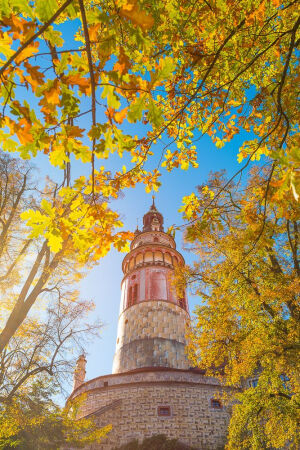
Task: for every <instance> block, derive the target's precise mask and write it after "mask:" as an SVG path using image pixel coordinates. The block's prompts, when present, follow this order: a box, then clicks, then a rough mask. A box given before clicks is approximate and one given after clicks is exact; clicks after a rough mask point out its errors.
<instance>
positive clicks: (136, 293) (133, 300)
mask: <svg viewBox="0 0 300 450" xmlns="http://www.w3.org/2000/svg"><path fill="white" fill-rule="evenodd" d="M137 298H138V285H137V284H135V285H134V286H133V291H132V304H133V305H134V304H135V303H136V302H137Z"/></svg>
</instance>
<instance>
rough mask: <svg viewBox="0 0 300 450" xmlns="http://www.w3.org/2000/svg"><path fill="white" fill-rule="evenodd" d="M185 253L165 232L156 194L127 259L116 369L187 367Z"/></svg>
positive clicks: (125, 370)
mask: <svg viewBox="0 0 300 450" xmlns="http://www.w3.org/2000/svg"><path fill="white" fill-rule="evenodd" d="M177 264H180V265H183V264H184V258H183V256H182V255H181V254H180V253H179V252H178V251H177V250H176V244H175V241H174V239H173V238H172V237H171V236H170V235H168V234H167V233H165V232H164V228H163V216H162V214H161V213H160V212H158V211H157V209H156V206H155V203H154V198H153V203H152V205H151V207H150V210H149V211H148V212H147V213H146V214H145V215H144V217H143V230H142V231H140V230H139V229H137V230H136V231H135V237H134V239H133V241H132V243H131V248H130V252H129V253H128V254H127V255H126V256H125V258H124V260H123V263H122V270H123V273H124V278H123V280H122V284H121V287H122V291H121V304H120V316H119V323H118V334H117V344H116V352H115V356H114V362H113V373H122V372H127V371H129V370H134V369H139V368H145V367H149V368H150V367H170V368H174V369H187V368H188V367H189V363H188V359H187V356H186V354H185V344H186V342H185V332H186V324H187V321H188V320H189V312H188V303H187V298H186V294H185V293H184V295H183V296H182V297H181V298H177V296H176V293H175V290H174V288H173V286H172V277H173V275H174V268H175V266H176V265H177Z"/></svg>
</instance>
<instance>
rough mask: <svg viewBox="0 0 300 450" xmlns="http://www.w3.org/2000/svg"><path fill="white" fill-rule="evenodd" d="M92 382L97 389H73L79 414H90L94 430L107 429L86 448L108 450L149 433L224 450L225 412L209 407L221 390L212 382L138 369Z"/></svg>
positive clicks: (207, 449)
mask: <svg viewBox="0 0 300 450" xmlns="http://www.w3.org/2000/svg"><path fill="white" fill-rule="evenodd" d="M100 379H101V380H100ZM105 380H106V381H105ZM104 383H105V386H104ZM98 384H99V385H100V384H102V386H103V387H98V388H96V387H95V386H96V384H94V385H93V383H91V384H89V383H86V385H83V386H82V388H81V389H80V390H79V391H81V392H86V393H87V397H86V400H85V403H84V406H83V407H82V409H81V411H80V416H81V417H82V416H85V415H89V414H91V413H94V417H95V419H96V421H97V424H98V425H99V426H101V427H102V426H105V425H107V424H112V425H113V429H112V431H111V432H110V433H109V435H108V437H107V439H105V440H104V441H103V442H102V443H101V444H98V445H94V446H92V447H91V448H92V449H95V450H96V449H97V450H100V449H103V450H111V449H113V448H114V447H116V446H118V445H121V444H124V443H126V442H129V441H130V440H132V439H139V440H142V439H144V438H145V437H150V436H152V435H154V434H166V435H167V436H168V437H170V438H178V439H179V440H180V441H181V442H183V443H186V444H189V445H193V446H195V447H196V448H197V449H199V450H200V449H201V450H218V449H221V448H224V444H225V441H226V434H227V426H228V421H229V411H228V410H227V409H226V407H224V406H222V408H219V409H216V408H213V407H212V403H211V400H212V399H220V397H221V391H222V388H221V387H220V385H219V384H218V382H217V381H216V380H215V379H213V378H210V377H205V376H203V375H200V374H195V373H190V372H189V371H176V372H175V371H170V372H168V371H165V372H159V371H158V372H151V371H149V372H143V371H141V373H137V374H132V375H125V374H123V375H120V376H117V377H116V376H114V375H112V376H111V377H109V376H107V377H100V378H99V379H98ZM106 384H107V385H106ZM79 391H78V392H77V393H79ZM117 400H118V401H117ZM109 405H111V408H110V407H109ZM160 406H164V407H166V406H167V407H169V408H170V413H171V414H170V416H159V415H158V407H160ZM101 411H104V412H101Z"/></svg>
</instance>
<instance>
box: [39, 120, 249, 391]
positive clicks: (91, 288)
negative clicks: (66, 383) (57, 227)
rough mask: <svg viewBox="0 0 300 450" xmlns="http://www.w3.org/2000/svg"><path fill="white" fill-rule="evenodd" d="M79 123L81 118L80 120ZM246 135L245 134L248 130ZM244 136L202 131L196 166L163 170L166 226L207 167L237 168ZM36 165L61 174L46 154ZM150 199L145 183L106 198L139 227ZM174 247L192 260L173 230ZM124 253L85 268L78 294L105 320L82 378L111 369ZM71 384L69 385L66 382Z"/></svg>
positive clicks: (130, 226)
mask: <svg viewBox="0 0 300 450" xmlns="http://www.w3.org/2000/svg"><path fill="white" fill-rule="evenodd" d="M79 125H80V123H79ZM136 132H137V133H138V134H142V133H143V132H144V130H143V128H142V127H141V125H136ZM247 137H248V136H247ZM243 138H245V136H240V135H237V136H236V137H235V138H234V140H233V141H232V142H231V143H230V144H227V145H226V146H225V147H224V148H223V149H217V148H216V147H215V146H214V144H212V142H211V139H210V138H209V137H207V136H205V137H202V138H201V140H200V141H198V143H197V148H198V163H199V167H198V168H197V169H193V168H191V169H189V170H187V171H183V170H180V169H175V170H173V171H172V172H171V173H169V172H167V171H166V170H164V169H163V170H162V174H163V175H162V177H161V181H162V186H161V188H160V190H159V192H158V193H157V194H156V206H157V208H158V209H159V211H160V212H161V213H162V214H163V216H164V221H165V229H166V228H168V227H169V226H170V225H173V224H176V225H181V224H182V223H183V221H182V216H181V213H179V212H178V209H179V208H180V205H181V199H182V197H183V196H185V195H189V194H190V193H191V192H193V191H195V188H196V186H197V185H198V184H201V183H204V182H205V181H206V179H207V176H208V174H209V172H210V171H218V170H221V169H226V170H227V173H228V175H233V174H234V173H235V172H236V171H237V170H239V169H240V168H241V164H239V163H238V162H237V158H236V154H237V151H238V148H239V146H240V145H241V143H242V141H243V140H244V139H243ZM161 146H162V144H160V143H158V144H156V146H155V147H154V157H153V158H154V160H156V156H158V155H160V151H161ZM118 159H119V158H116V157H114V156H113V157H112V159H111V161H110V160H108V161H100V162H99V165H100V164H103V163H104V164H105V163H106V165H107V166H108V167H109V168H111V169H113V168H114V166H115V164H117V165H119V164H120V163H121V164H123V161H118ZM33 162H34V163H35V165H36V166H37V167H38V168H39V178H40V182H41V183H43V179H44V177H45V176H46V175H50V177H52V178H54V179H57V178H58V177H60V176H61V174H60V173H59V170H57V169H53V167H51V166H50V165H49V162H48V160H47V158H46V157H43V156H39V157H38V158H36V160H33ZM89 172H90V166H89V165H88V164H86V165H83V164H79V163H77V162H75V164H74V165H73V167H72V173H73V176H77V175H79V174H81V173H85V174H88V173H89ZM151 202H152V198H151V194H146V193H145V189H144V186H137V187H136V188H134V189H128V190H126V191H124V196H123V197H122V198H120V199H118V200H114V201H112V203H111V207H112V208H113V209H114V210H117V211H118V213H119V214H120V216H121V219H122V221H123V222H124V229H126V230H131V231H134V230H135V228H136V224H137V219H138V223H139V225H140V227H141V225H142V217H143V215H144V214H145V213H146V212H147V211H148V209H149V207H150V204H151ZM176 243H177V249H178V250H179V251H180V252H181V253H182V254H183V256H184V257H185V260H186V262H187V263H191V262H192V261H193V257H194V256H193V254H191V253H189V252H185V251H183V250H182V246H183V235H182V232H177V233H176ZM124 256H125V255H124V253H118V252H117V251H116V250H115V249H112V250H111V252H110V253H109V254H108V255H107V256H106V257H105V258H103V259H102V260H101V261H100V263H99V265H98V266H97V267H95V268H94V269H93V270H91V271H90V272H88V273H87V276H86V278H85V279H84V280H83V281H82V282H81V284H80V292H81V297H82V298H85V299H88V300H93V301H94V303H95V305H96V309H95V311H94V312H93V313H92V316H93V317H91V318H96V317H98V318H100V319H101V321H102V322H103V324H104V326H103V329H102V332H101V334H100V336H99V339H95V340H94V341H93V342H92V343H91V344H90V345H89V346H88V347H87V348H86V352H87V379H91V378H94V377H97V376H100V375H104V374H109V373H111V368H112V360H113V355H114V351H115V343H116V334H117V323H118V314H119V302H120V284H121V280H122V276H123V275H122V271H121V262H122V259H123V258H124ZM188 296H189V305H190V310H191V312H192V311H193V309H194V307H195V305H196V304H197V303H199V302H200V301H201V299H200V298H197V297H194V296H192V295H191V293H189V295H188ZM70 388H71V386H70Z"/></svg>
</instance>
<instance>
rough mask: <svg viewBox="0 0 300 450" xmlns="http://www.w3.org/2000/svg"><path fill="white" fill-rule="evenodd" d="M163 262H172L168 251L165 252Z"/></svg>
mask: <svg viewBox="0 0 300 450" xmlns="http://www.w3.org/2000/svg"><path fill="white" fill-rule="evenodd" d="M165 263H167V264H172V258H171V255H170V253H165Z"/></svg>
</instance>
